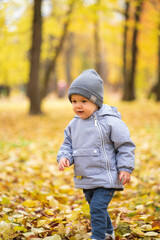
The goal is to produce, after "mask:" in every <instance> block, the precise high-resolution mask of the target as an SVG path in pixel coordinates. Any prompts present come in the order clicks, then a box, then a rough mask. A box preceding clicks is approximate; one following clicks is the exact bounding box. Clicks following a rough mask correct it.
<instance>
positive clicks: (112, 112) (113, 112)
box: [95, 104, 121, 119]
mask: <svg viewBox="0 0 160 240" xmlns="http://www.w3.org/2000/svg"><path fill="white" fill-rule="evenodd" d="M95 114H96V116H97V117H99V116H104V115H108V116H112V117H117V118H119V119H121V114H120V113H119V112H118V110H117V108H116V107H111V106H109V105H107V104H104V105H103V106H102V107H101V108H100V109H99V111H96V112H95Z"/></svg>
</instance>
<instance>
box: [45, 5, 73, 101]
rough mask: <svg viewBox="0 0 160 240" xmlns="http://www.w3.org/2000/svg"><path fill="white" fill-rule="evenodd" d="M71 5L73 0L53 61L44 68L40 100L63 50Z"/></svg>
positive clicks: (71, 6) (70, 8)
mask: <svg viewBox="0 0 160 240" xmlns="http://www.w3.org/2000/svg"><path fill="white" fill-rule="evenodd" d="M73 4H74V0H72V2H71V4H70V7H69V10H68V12H67V19H66V22H65V23H64V27H63V32H62V35H61V38H60V40H59V43H58V45H57V47H56V49H55V55H54V57H53V59H52V60H51V61H50V62H49V64H48V66H47V68H46V72H45V77H44V86H43V89H42V94H41V97H42V98H44V97H45V96H46V93H47V88H48V82H49V79H50V76H51V73H52V72H53V71H54V69H55V66H56V61H57V58H58V56H59V54H60V52H61V50H62V48H63V45H64V41H65V38H66V35H67V33H68V26H69V23H70V15H71V13H72V10H73Z"/></svg>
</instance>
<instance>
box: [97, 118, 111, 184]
mask: <svg viewBox="0 0 160 240" xmlns="http://www.w3.org/2000/svg"><path fill="white" fill-rule="evenodd" d="M94 120H95V126H96V127H97V129H98V132H99V135H100V139H101V144H102V150H103V155H104V158H105V160H106V163H107V170H108V176H109V180H110V184H111V187H112V188H114V184H113V179H112V175H111V171H110V167H109V159H108V157H107V154H106V151H105V144H104V138H103V134H102V130H101V126H100V124H99V121H98V120H97V118H96V116H94Z"/></svg>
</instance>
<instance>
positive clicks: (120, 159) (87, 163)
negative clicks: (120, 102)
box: [57, 69, 135, 240]
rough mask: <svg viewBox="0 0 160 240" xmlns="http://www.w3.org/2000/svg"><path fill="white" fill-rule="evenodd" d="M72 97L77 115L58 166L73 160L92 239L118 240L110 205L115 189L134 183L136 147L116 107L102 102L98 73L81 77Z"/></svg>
mask: <svg viewBox="0 0 160 240" xmlns="http://www.w3.org/2000/svg"><path fill="white" fill-rule="evenodd" d="M68 97H69V100H70V101H71V103H72V107H73V111H74V112H75V114H76V115H75V117H74V118H73V120H72V121H71V122H70V123H69V125H68V126H67V128H66V129H65V132H64V134H65V139H64V142H63V144H62V146H61V148H60V150H59V152H58V155H57V161H58V163H59V170H60V171H63V170H64V169H65V168H66V167H69V166H71V165H72V164H74V182H75V187H76V188H81V189H83V192H84V194H85V197H86V200H87V201H88V203H89V205H90V214H91V227H92V237H91V239H94V240H105V239H114V231H113V226H112V223H111V220H110V216H109V214H108V211H107V207H108V205H109V202H110V201H111V199H112V197H113V194H114V191H115V190H123V185H124V184H125V183H129V182H130V174H131V173H132V171H133V169H134V149H135V145H134V143H133V142H132V141H131V139H130V137H129V131H128V128H127V126H126V125H125V123H124V122H123V121H122V120H121V119H120V114H119V113H118V112H117V109H116V108H114V107H110V106H108V105H103V80H102V79H101V78H100V76H99V75H98V73H97V72H96V71H94V70H92V69H89V70H86V71H84V72H83V73H82V74H81V75H79V76H78V77H77V78H76V79H75V80H74V81H73V82H72V84H71V86H70V88H69V94H68Z"/></svg>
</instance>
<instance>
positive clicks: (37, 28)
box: [27, 0, 42, 114]
mask: <svg viewBox="0 0 160 240" xmlns="http://www.w3.org/2000/svg"><path fill="white" fill-rule="evenodd" d="M41 4H42V0H34V17H33V37H32V48H31V59H30V76H29V82H28V86H27V87H28V89H27V93H28V97H29V99H30V110H29V111H30V114H40V113H41V101H40V100H41V99H40V89H39V66H40V52H41V41H42V16H41Z"/></svg>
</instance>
